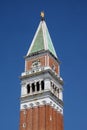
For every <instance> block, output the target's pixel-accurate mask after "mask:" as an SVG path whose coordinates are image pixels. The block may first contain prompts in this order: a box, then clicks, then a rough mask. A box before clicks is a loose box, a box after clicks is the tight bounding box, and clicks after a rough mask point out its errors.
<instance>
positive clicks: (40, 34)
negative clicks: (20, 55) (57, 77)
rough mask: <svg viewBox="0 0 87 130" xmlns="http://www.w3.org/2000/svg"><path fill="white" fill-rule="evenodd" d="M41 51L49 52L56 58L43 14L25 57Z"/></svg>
mask: <svg viewBox="0 0 87 130" xmlns="http://www.w3.org/2000/svg"><path fill="white" fill-rule="evenodd" d="M43 50H49V51H50V52H51V53H52V54H53V55H54V56H55V57H56V58H57V55H56V52H55V49H54V46H53V43H52V40H51V37H50V34H49V31H48V28H47V25H46V22H45V21H44V12H41V21H40V24H39V26H38V28H37V31H36V33H35V36H34V38H33V41H32V43H31V46H30V48H29V50H28V53H27V56H29V55H31V54H33V53H36V52H40V51H43Z"/></svg>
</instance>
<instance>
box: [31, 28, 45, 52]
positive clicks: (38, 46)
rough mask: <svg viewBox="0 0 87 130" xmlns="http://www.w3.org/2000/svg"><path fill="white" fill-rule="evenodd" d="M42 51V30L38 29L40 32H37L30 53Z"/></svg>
mask: <svg viewBox="0 0 87 130" xmlns="http://www.w3.org/2000/svg"><path fill="white" fill-rule="evenodd" d="M43 49H44V39H43V31H42V28H40V30H39V31H38V34H37V37H36V39H35V41H34V44H33V46H32V48H31V51H30V53H33V52H38V51H40V50H43Z"/></svg>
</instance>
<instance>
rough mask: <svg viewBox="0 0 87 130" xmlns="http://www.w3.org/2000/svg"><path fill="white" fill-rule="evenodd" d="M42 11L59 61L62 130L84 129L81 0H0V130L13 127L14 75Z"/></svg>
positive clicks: (85, 58)
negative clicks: (62, 101) (62, 117)
mask: <svg viewBox="0 0 87 130" xmlns="http://www.w3.org/2000/svg"><path fill="white" fill-rule="evenodd" d="M42 10H44V12H45V19H46V23H47V26H48V29H49V32H50V35H51V37H52V40H53V43H54V47H55V49H56V52H57V54H58V57H59V59H60V60H61V76H62V77H63V79H64V130H87V0H60V1H58V0H44V1H41V0H37V1H36V0H0V129H1V130H19V103H20V100H19V98H20V80H19V76H20V74H21V72H23V71H24V59H23V56H25V55H26V53H27V51H28V48H29V45H30V43H31V41H32V38H33V36H34V33H35V31H36V29H37V26H38V24H39V22H40V16H39V15H40V11H42Z"/></svg>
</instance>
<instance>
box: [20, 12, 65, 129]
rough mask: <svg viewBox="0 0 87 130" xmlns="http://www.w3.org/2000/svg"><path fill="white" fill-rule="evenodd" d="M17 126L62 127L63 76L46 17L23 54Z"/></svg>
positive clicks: (32, 127) (21, 127)
mask: <svg viewBox="0 0 87 130" xmlns="http://www.w3.org/2000/svg"><path fill="white" fill-rule="evenodd" d="M20 79H21V98H20V129H19V130H63V92H62V91H63V87H62V85H63V80H62V78H61V77H60V61H59V59H58V57H57V54H56V52H55V49H54V46H53V43H52V40H51V37H50V34H49V31H48V28H47V25H46V22H45V19H44V13H43V12H41V21H40V23H39V26H38V28H37V31H36V33H35V36H34V38H33V41H32V43H31V45H30V48H29V50H28V52H27V54H26V56H25V70H24V72H23V73H22V74H21V77H20Z"/></svg>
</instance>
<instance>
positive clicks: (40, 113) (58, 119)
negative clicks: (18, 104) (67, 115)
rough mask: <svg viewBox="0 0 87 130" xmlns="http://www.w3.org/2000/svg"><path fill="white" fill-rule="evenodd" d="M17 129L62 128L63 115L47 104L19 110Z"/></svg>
mask: <svg viewBox="0 0 87 130" xmlns="http://www.w3.org/2000/svg"><path fill="white" fill-rule="evenodd" d="M19 130H63V115H62V114H61V113H59V112H57V111H56V110H55V109H54V108H52V107H51V106H49V105H44V106H38V107H36V108H30V109H26V110H21V111H20V128H19Z"/></svg>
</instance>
